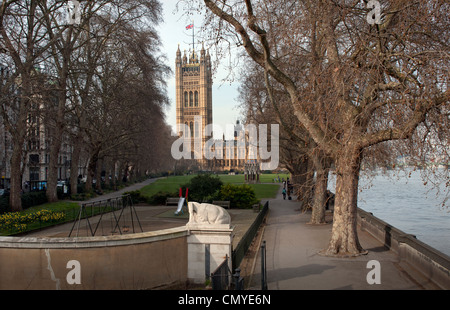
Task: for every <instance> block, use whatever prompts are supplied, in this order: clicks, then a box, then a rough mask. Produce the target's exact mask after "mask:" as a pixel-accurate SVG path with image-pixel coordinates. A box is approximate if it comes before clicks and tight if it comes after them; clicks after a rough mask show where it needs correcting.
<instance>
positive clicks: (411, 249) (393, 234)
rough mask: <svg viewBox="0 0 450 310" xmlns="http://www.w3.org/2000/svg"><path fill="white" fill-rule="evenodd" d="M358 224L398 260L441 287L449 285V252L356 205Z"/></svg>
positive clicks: (447, 287) (445, 287) (444, 287)
mask: <svg viewBox="0 0 450 310" xmlns="http://www.w3.org/2000/svg"><path fill="white" fill-rule="evenodd" d="M358 225H359V227H360V228H361V229H362V230H365V231H367V232H369V233H370V234H371V235H373V236H374V237H375V238H376V239H378V240H379V241H381V242H383V244H384V245H385V246H386V247H388V248H389V249H390V250H392V251H393V252H395V253H396V254H397V255H398V256H399V259H400V260H401V261H404V262H406V263H408V264H409V265H411V266H412V267H414V268H415V269H417V270H418V271H419V272H421V273H422V274H423V275H424V276H425V277H427V278H428V279H430V281H432V282H433V283H434V284H436V285H437V286H439V287H441V288H443V289H450V257H449V256H448V255H445V254H444V253H442V252H440V251H438V250H436V249H434V248H433V247H431V246H429V245H427V244H425V243H423V242H421V241H420V240H418V239H416V238H415V236H413V235H411V234H407V233H405V232H403V231H401V230H399V229H397V228H395V227H393V226H391V225H389V224H388V223H386V222H384V221H382V220H380V219H379V218H377V217H375V216H373V214H372V213H370V212H366V211H364V210H362V209H358Z"/></svg>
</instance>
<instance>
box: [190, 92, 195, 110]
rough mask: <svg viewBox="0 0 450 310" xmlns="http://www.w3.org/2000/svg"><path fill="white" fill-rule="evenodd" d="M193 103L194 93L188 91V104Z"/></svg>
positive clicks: (191, 104)
mask: <svg viewBox="0 0 450 310" xmlns="http://www.w3.org/2000/svg"><path fill="white" fill-rule="evenodd" d="M193 104H194V94H193V93H192V92H189V106H190V107H192V106H193Z"/></svg>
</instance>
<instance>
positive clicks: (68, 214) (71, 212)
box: [0, 201, 80, 236]
mask: <svg viewBox="0 0 450 310" xmlns="http://www.w3.org/2000/svg"><path fill="white" fill-rule="evenodd" d="M79 209H80V206H79V205H78V203H76V202H68V201H58V202H54V203H44V204H42V205H38V206H34V207H30V208H27V209H26V210H24V211H21V212H20V214H22V215H26V214H33V213H36V212H38V211H40V210H48V211H53V212H63V213H64V214H65V219H64V220H60V221H58V222H57V224H60V223H64V222H69V221H72V220H74V219H75V218H76V217H77V215H78V211H79ZM53 225H55V223H54V222H45V223H41V222H40V221H36V222H33V223H28V224H27V225H26V229H25V230H24V231H21V232H26V231H32V230H35V229H39V228H43V227H48V226H53ZM15 233H17V232H16V231H15V230H10V229H4V230H2V231H0V235H3V236H5V235H11V234H15Z"/></svg>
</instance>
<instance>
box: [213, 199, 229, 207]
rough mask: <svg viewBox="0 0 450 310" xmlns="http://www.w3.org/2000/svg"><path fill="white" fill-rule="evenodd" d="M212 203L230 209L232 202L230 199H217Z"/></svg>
mask: <svg viewBox="0 0 450 310" xmlns="http://www.w3.org/2000/svg"><path fill="white" fill-rule="evenodd" d="M212 204H213V205H216V206H219V207H222V208H225V209H229V208H230V202H229V201H220V200H217V201H213V202H212Z"/></svg>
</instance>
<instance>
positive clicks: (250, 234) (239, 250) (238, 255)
mask: <svg viewBox="0 0 450 310" xmlns="http://www.w3.org/2000/svg"><path fill="white" fill-rule="evenodd" d="M268 211H269V202H268V201H267V202H266V203H265V204H264V207H263V208H262V210H261V211H260V212H259V214H258V216H257V217H256V219H255V221H254V222H253V224H252V225H251V226H250V228H249V229H248V230H247V232H246V233H245V234H244V236H243V237H242V239H241V241H239V243H238V245H237V246H236V248H235V249H233V252H232V254H231V255H232V256H231V259H232V266H233V270H235V269H236V268H237V267H239V265H240V264H241V261H242V259H243V258H244V256H245V253H246V252H247V250H248V248H249V247H250V245H251V243H252V241H253V238H254V237H255V235H256V233H257V232H258V229H259V226H261V223H262V222H263V220H264V218H265V216H266V214H267V212H268Z"/></svg>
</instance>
